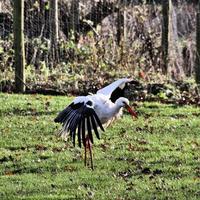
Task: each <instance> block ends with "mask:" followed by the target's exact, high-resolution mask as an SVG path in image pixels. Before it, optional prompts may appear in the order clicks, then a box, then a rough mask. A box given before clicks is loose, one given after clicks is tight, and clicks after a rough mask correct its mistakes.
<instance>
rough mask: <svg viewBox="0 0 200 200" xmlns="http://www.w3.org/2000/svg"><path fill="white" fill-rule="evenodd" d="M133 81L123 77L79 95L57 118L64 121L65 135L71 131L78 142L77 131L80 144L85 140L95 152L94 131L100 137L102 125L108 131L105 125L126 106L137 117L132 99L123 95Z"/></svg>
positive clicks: (86, 144)
mask: <svg viewBox="0 0 200 200" xmlns="http://www.w3.org/2000/svg"><path fill="white" fill-rule="evenodd" d="M131 81H132V80H131V79H127V78H123V79H119V80H117V81H115V82H113V83H111V84H110V85H108V86H106V87H104V88H102V89H100V90H98V91H97V93H96V94H93V95H88V96H79V97H76V98H75V99H74V100H73V101H72V103H71V104H70V105H69V106H67V107H66V108H65V109H64V110H63V111H62V112H60V113H59V115H58V116H57V117H56V118H55V122H59V123H62V124H63V127H62V130H61V132H60V134H61V136H62V137H64V138H65V137H66V136H67V135H68V134H70V136H71V137H72V139H73V143H74V145H75V139H76V135H77V137H78V143H79V146H80V147H81V144H83V145H84V146H85V148H87V147H88V148H89V150H90V152H91V143H93V135H92V132H94V133H95V134H96V136H97V138H100V136H99V128H100V129H101V130H103V131H104V128H103V126H104V127H107V126H108V125H109V124H110V123H111V122H112V121H113V120H114V119H115V118H117V117H119V116H120V115H121V114H122V109H123V107H125V108H127V110H128V111H129V113H130V114H131V115H133V116H135V117H136V113H135V112H134V111H133V110H132V109H131V107H130V106H129V100H128V99H127V98H124V97H123V95H124V89H125V86H126V85H127V84H128V83H130V82H131ZM85 151H86V149H85ZM85 155H86V154H85ZM91 156H92V154H91ZM91 163H92V160H91ZM92 168H93V165H92Z"/></svg>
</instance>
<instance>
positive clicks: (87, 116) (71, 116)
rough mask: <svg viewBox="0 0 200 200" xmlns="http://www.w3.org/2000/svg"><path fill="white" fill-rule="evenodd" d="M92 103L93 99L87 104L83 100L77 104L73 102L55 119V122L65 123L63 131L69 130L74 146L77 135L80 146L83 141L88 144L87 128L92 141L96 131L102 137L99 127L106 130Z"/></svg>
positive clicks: (97, 135)
mask: <svg viewBox="0 0 200 200" xmlns="http://www.w3.org/2000/svg"><path fill="white" fill-rule="evenodd" d="M91 103H92V102H91V101H88V102H86V104H84V103H83V102H82V103H77V104H74V103H71V104H70V105H69V106H68V107H67V108H65V109H64V110H63V111H61V112H60V113H59V114H58V116H57V117H56V118H55V120H54V121H55V122H59V123H62V124H63V132H65V133H67V132H69V134H70V136H71V137H72V141H73V144H74V146H75V141H76V135H77V138H78V145H79V147H81V143H83V145H84V146H85V145H86V137H87V136H86V129H87V134H88V137H89V139H90V140H91V142H92V143H93V135H92V132H93V131H94V133H95V135H96V137H97V138H98V139H100V136H99V132H98V127H100V129H101V130H102V131H104V128H103V126H102V124H101V121H100V120H99V117H98V116H97V114H96V112H95V111H94V109H93V108H92V105H91Z"/></svg>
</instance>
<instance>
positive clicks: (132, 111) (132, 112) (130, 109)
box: [125, 105, 137, 118]
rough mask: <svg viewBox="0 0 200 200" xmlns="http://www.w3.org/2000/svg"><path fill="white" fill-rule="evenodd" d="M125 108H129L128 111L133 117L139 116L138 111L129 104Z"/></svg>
mask: <svg viewBox="0 0 200 200" xmlns="http://www.w3.org/2000/svg"><path fill="white" fill-rule="evenodd" d="M125 108H126V109H127V110H128V112H129V113H130V114H131V115H132V117H135V118H137V113H136V112H135V111H134V110H133V109H132V108H131V107H130V106H129V105H126V106H125Z"/></svg>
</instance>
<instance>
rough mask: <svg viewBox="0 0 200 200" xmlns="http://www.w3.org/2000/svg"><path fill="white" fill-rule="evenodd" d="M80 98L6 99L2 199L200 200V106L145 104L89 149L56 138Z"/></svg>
mask: <svg viewBox="0 0 200 200" xmlns="http://www.w3.org/2000/svg"><path fill="white" fill-rule="evenodd" d="M71 100H72V98H71V97H70V98H68V97H49V96H40V95H8V94H0V199H2V200H3V199H102V200H103V199H106V200H107V199H112V200H113V199H116V200H122V199H131V200H133V199H139V200H141V199H179V200H180V199H200V108H197V107H192V106H183V107H176V106H174V105H163V104H158V103H141V104H138V108H137V110H138V112H139V118H138V119H137V120H134V121H133V120H132V119H131V117H130V116H128V115H125V116H124V117H123V119H120V120H119V121H118V122H117V123H115V124H113V126H112V127H110V128H108V129H107V130H106V132H105V133H104V134H102V135H101V140H97V139H95V144H94V162H95V163H94V164H95V170H94V171H92V170H90V169H89V168H86V167H84V163H83V149H80V148H78V147H75V148H73V146H72V144H71V142H64V141H62V140H61V139H60V138H58V137H57V136H56V132H57V131H58V130H59V128H60V126H59V125H57V124H55V123H54V122H53V119H54V117H55V116H56V114H57V113H58V112H59V111H60V110H61V109H62V108H63V107H64V106H65V105H67V104H68V103H69V102H70V101H71Z"/></svg>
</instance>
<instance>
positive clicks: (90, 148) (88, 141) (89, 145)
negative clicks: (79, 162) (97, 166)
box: [85, 136, 94, 169]
mask: <svg viewBox="0 0 200 200" xmlns="http://www.w3.org/2000/svg"><path fill="white" fill-rule="evenodd" d="M85 140H86V141H85V166H86V165H87V149H89V153H90V162H91V168H92V169H94V166H93V160H92V143H91V141H90V139H89V137H88V136H87V137H86V138H85Z"/></svg>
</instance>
